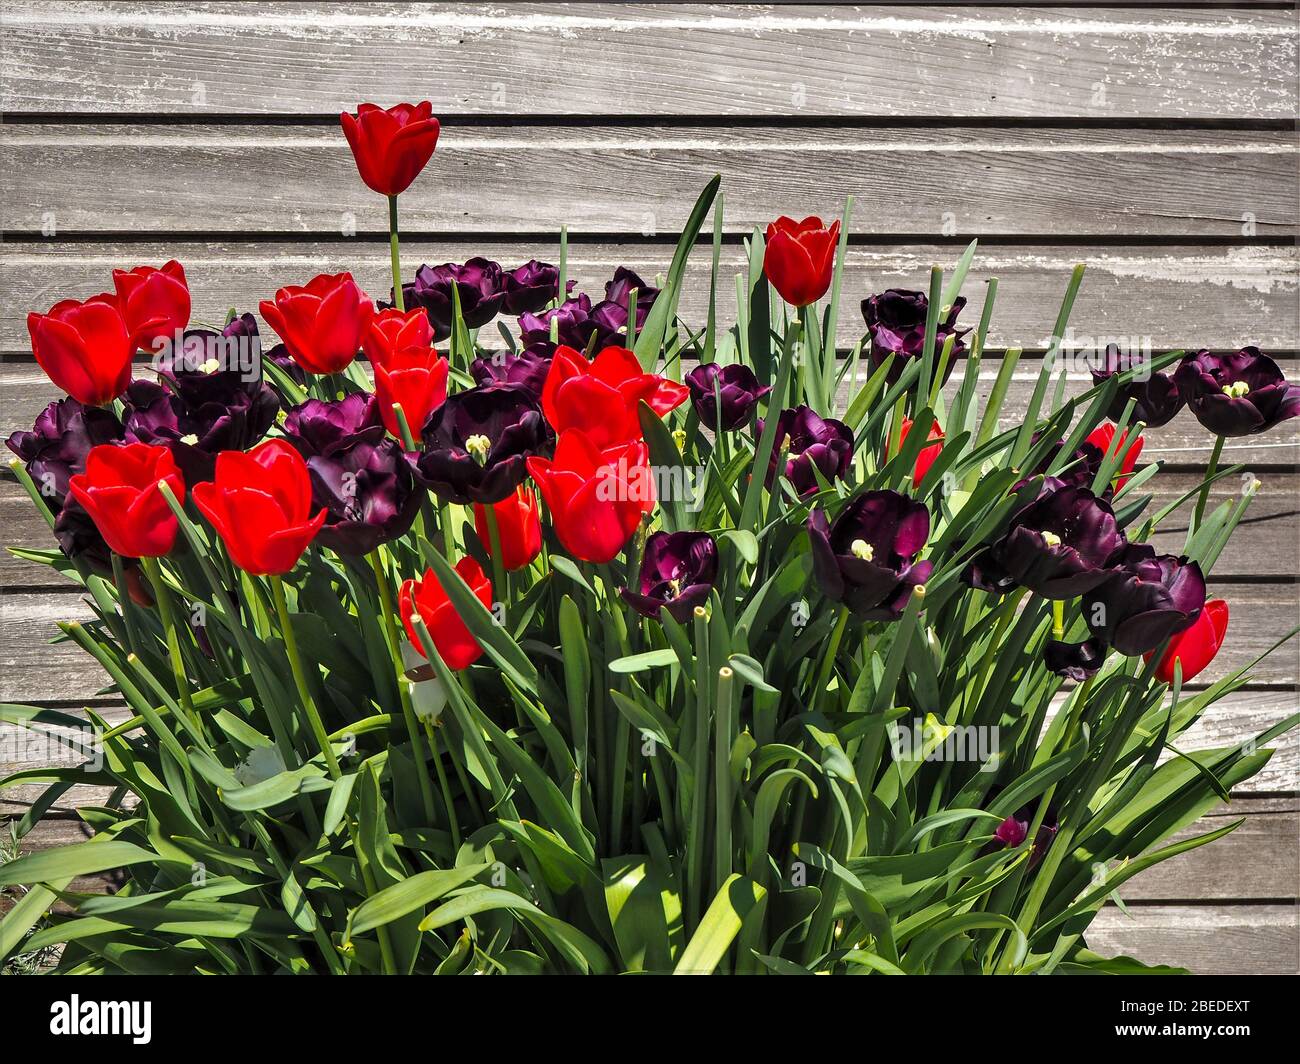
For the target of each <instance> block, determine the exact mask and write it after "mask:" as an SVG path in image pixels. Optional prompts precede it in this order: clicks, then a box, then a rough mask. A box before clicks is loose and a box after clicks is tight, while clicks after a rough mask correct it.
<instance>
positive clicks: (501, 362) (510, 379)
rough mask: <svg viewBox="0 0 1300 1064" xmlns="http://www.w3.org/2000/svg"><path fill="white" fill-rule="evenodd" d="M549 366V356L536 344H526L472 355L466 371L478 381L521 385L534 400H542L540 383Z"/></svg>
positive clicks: (543, 381) (542, 382)
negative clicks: (512, 350) (516, 350)
mask: <svg viewBox="0 0 1300 1064" xmlns="http://www.w3.org/2000/svg"><path fill="white" fill-rule="evenodd" d="M550 369H551V358H550V355H548V354H543V353H542V352H541V351H540V350H539V349H538V348H534V347H529V348H525V349H524V350H523V351H520V352H519V353H518V354H512V353H510V352H509V351H500V352H498V353H497V354H494V355H488V356H486V357H483V358H476V359H474V361H473V362H472V363H471V364H470V367H469V371H470V374H471V375H472V376H473V377H474V380H475V381H476V382H477V383H479V384H513V385H516V386H517V387H520V388H523V389H524V391H526V392H527V393H528V394H529V395H531V396H532V397H533V399H534V400H536V401H537V403H539V404H540V403H541V401H542V385H544V384H545V383H546V374H547V373H548V372H550Z"/></svg>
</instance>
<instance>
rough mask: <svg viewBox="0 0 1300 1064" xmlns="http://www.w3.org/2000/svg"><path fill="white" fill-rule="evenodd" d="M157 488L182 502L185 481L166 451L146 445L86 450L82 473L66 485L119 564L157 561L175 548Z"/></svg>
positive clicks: (172, 523)
mask: <svg viewBox="0 0 1300 1064" xmlns="http://www.w3.org/2000/svg"><path fill="white" fill-rule="evenodd" d="M160 483H165V484H166V485H167V486H168V487H169V488H171V491H172V494H173V495H175V496H176V499H177V501H178V502H179V501H181V500H183V499H184V498H185V480H184V478H183V477H182V476H181V471H180V469H179V468H178V467H177V465H176V459H174V458H173V457H172V453H171V451H169V450H168V449H167V448H166V447H153V446H151V445H149V444H146V443H128V444H123V445H120V446H119V445H117V444H111V443H102V444H100V445H99V446H98V447H92V448H91V451H90V454H88V455H87V456H86V471H85V472H84V473H78V474H77V475H76V476H74V477H73V478H72V479H71V480H70V481H69V482H68V484H69V487H70V488H71V490H72V497H73V498H74V499H76V500H77V502H79V503H81V506H82V508H83V509H84V510H85V511H86V513H88V514H90V518H91V520H92V521H94V522H95V527H96V528H98V529H99V532H100V535H102V536H103V537H104V542H105V543H107V544H108V546H109V548H110V549H111V550H112V551H113V552H114V553H115V554H120V555H122V557H124V558H161V557H162V556H163V555H164V554H167V553H168V552H169V551H170V550H171V549H172V547H173V546H174V545H175V543H176V533H177V531H178V529H179V526H178V525H177V524H176V517H175V515H174V514H173V513H172V511H171V507H170V506H168V505H167V499H166V498H165V497H164V496H163V493H162V492H161V491H159V490H158V485H159V484H160Z"/></svg>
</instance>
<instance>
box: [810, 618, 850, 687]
mask: <svg viewBox="0 0 1300 1064" xmlns="http://www.w3.org/2000/svg"><path fill="white" fill-rule="evenodd" d="M839 612H840V615H839V617H838V618H837V619H836V621H835V629H834V631H832V632H831V638H830V640H829V642H827V644H826V652H825V653H824V654H823V655H822V664H821V668H820V669H819V670H818V673H817V684H816V686H815V687H813V690H812V700H811V705H810V707H809V708H810V709H815V708H816V707H818V706H819V705H821V702H822V696H823V695H824V694H825V693H826V685H827V684H828V683H830V680H831V671H832V670H833V669H834V668H835V655H836V654H838V653H839V652H840V642H841V641H842V640H843V639H844V629H845V628H846V627H847V626H848V623H849V608H848V607H847V606H841V607H840V611H839Z"/></svg>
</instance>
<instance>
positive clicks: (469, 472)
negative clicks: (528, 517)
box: [417, 384, 548, 504]
mask: <svg viewBox="0 0 1300 1064" xmlns="http://www.w3.org/2000/svg"><path fill="white" fill-rule="evenodd" d="M547 438H548V433H547V428H546V423H545V422H544V421H543V420H542V412H541V409H540V408H539V407H538V405H537V403H536V401H535V400H534V399H533V398H532V396H530V395H529V394H528V392H526V391H525V390H524V389H523V388H519V387H515V386H514V385H509V384H490V385H481V386H479V387H477V388H471V389H469V390H468V391H464V392H457V393H456V394H455V395H452V396H448V398H447V401H446V402H445V403H443V404H442V406H440V407H438V409H436V410H435V411H434V412H433V413H432V414H431V415H430V416H429V420H428V421H426V422H425V424H424V432H423V442H424V450H423V453H421V454H420V456H419V465H418V466H417V472H418V474H419V476H420V479H421V480H423V481H424V484H425V486H426V487H428V489H429V490H430V491H432V492H434V494H436V495H439V496H441V497H442V498H444V499H446V500H448V501H449V502H456V503H461V504H467V503H471V502H480V503H489V502H500V501H501V500H502V499H504V498H505V497H506V496H507V495H509V494H510V493H511V492H512V491H514V490H515V488H517V487H518V486H519V484H520V483H521V482H522V481H523V479H524V476H525V475H526V473H527V469H526V467H525V464H524V463H525V460H526V459H527V458H528V456H529V455H535V454H538V453H540V452H541V450H542V449H543V448H544V447H545V446H546V443H547Z"/></svg>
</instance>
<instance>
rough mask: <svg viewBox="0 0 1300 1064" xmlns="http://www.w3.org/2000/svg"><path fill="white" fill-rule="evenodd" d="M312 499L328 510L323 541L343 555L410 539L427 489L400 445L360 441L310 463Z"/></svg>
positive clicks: (389, 439) (321, 537) (389, 440)
mask: <svg viewBox="0 0 1300 1064" xmlns="http://www.w3.org/2000/svg"><path fill="white" fill-rule="evenodd" d="M307 470H308V472H309V473H310V474H311V488H312V499H313V503H314V505H316V506H323V507H324V508H325V509H326V510H327V511H328V516H327V517H326V518H325V524H324V525H323V526H322V527H321V530H320V533H319V534H318V538H319V540H320V542H321V543H323V544H324V545H325V546H327V547H330V548H332V549H333V550H335V551H337V552H338V553H340V554H353V555H360V554H368V553H369V552H370V551H372V550H374V549H375V548H376V547H377V546H379V545H380V544H381V543H388V542H390V541H391V540H394V539H397V538H398V537H400V536H404V535H405V534H406V533H407V532H408V531H409V530H410V528H411V524H412V522H413V521H414V520H415V515H416V514H417V513H418V512H419V509H420V500H421V499H422V498H423V497H424V488H423V487H422V486H421V485H420V484H418V483H417V482H416V480H415V477H414V475H413V474H412V472H411V465H410V463H409V462H408V461H407V459H406V456H405V455H404V454H403V453H402V448H401V446H400V445H399V444H398V442H397V441H396V440H394V439H392V438H391V437H385V438H384V439H381V440H380V441H379V442H378V443H372V442H371V441H369V440H366V439H359V438H355V437H354V442H353V443H352V444H351V445H350V446H345V447H338V448H335V449H334V450H332V451H331V452H330V453H328V454H318V455H313V456H312V457H310V458H308V459H307Z"/></svg>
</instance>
